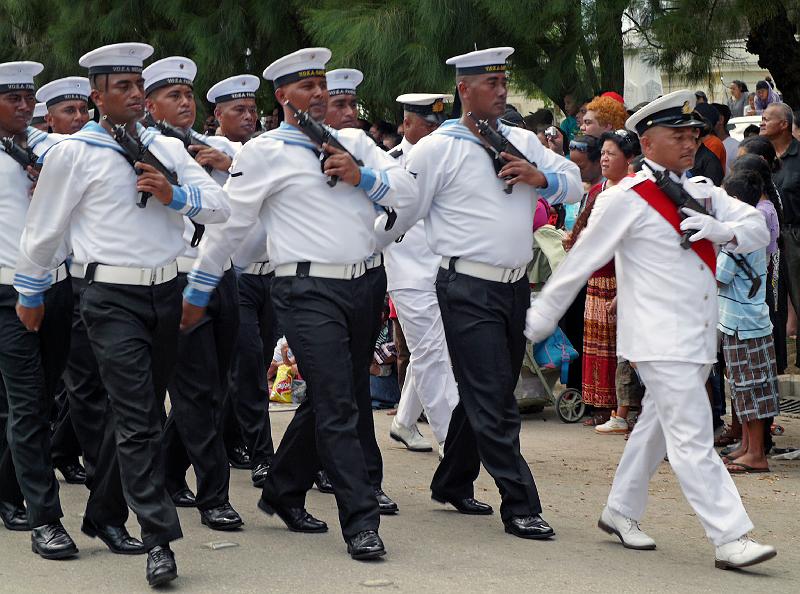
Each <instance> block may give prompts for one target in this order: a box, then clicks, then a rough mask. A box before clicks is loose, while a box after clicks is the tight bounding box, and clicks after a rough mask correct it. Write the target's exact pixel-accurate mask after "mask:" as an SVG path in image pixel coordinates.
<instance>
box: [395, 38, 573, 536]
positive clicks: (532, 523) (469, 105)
mask: <svg viewBox="0 0 800 594" xmlns="http://www.w3.org/2000/svg"><path fill="white" fill-rule="evenodd" d="M513 51H514V49H513V48H510V47H500V48H492V49H486V50H480V51H475V52H470V53H468V54H464V55H461V56H456V57H454V58H450V59H449V60H447V63H448V64H451V65H454V66H455V67H456V79H457V81H458V93H459V96H460V98H461V103H462V105H463V109H464V111H465V112H467V113H468V114H471V116H473V117H476V118H478V119H479V120H482V121H484V122H485V123H486V124H487V125H488V126H489V127H490V129H496V131H497V132H499V133H501V134H502V135H503V136H505V137H506V138H507V139H508V140H509V141H510V142H511V143H512V144H513V145H514V146H515V147H516V148H517V149H518V150H519V151H521V152H522V154H524V155H525V156H526V157H527V159H521V158H517V157H514V156H513V155H510V154H508V153H503V160H504V161H507V162H506V163H505V164H503V163H501V162H498V161H496V160H495V159H494V158H493V157H492V155H491V153H489V149H488V147H487V146H486V145H484V144H483V143H484V140H483V137H482V136H481V135H480V134H479V132H478V129H477V127H476V124H475V122H474V121H473V119H472V117H467V116H465V117H462V119H460V120H455V119H454V120H448V121H446V122H444V123H443V124H442V125H441V126H439V128H438V129H437V130H436V131H434V132H433V133H431V134H429V135H428V136H426V137H425V138H423V139H422V140H420V141H419V142H418V143H417V144H416V145H415V146H414V150H413V151H411V154H410V155H409V158H408V160H407V161H406V167H407V168H408V170H409V171H410V172H411V174H412V175H416V176H417V184H418V186H419V191H420V201H421V208H422V212H423V214H426V218H425V233H426V235H427V238H428V244H429V245H430V248H431V250H432V251H433V253H434V254H436V255H437V256H439V257H441V263H440V268H439V271H438V274H437V278H436V293H437V297H438V301H439V307H440V309H441V313H442V322H443V324H444V330H445V336H446V338H447V345H448V347H449V349H450V355H451V358H452V362H453V372H454V375H455V379H456V382H457V383H458V393H459V403H458V405H456V407H455V409H454V410H453V413H452V417H451V420H450V426H449V428H448V431H447V439H446V441H445V447H444V458H443V459H442V461H441V463H440V464H439V467H438V468H437V470H436V473H435V474H434V476H433V481H432V483H431V497H432V498H433V499H434V500H436V501H440V502H446V503H450V504H452V505H453V506H455V507H456V509H457V510H458V511H460V512H461V513H465V514H491V513H492V511H493V510H492V508H491V506H489V505H487V504H485V503H482V502H480V501H477V500H476V499H475V498H474V485H473V483H474V481H475V479H476V478H477V477H478V473H479V472H480V467H481V464H483V466H484V468H486V470H487V472H488V473H489V474H490V475H491V476H492V477H493V478H494V480H495V482H496V483H497V485H498V488H499V490H500V495H501V498H502V503H501V506H500V514H501V517H502V521H503V524H504V525H505V530H506V532H509V533H511V534H513V535H515V536H519V537H521V538H533V539H541V538H550V537H551V536H553V534H554V532H553V529H552V528H551V527H550V526H549V525H548V524H547V522H545V521H544V520H543V519H542V517H541V515H540V514H541V512H542V506H541V503H540V501H539V495H538V493H537V490H536V485H535V483H534V480H533V475H532V474H531V471H530V468H529V466H528V464H527V462H525V459H524V458H523V457H522V454H521V453H520V445H519V431H520V417H519V410H518V409H517V402H516V399H515V398H514V387H515V386H516V383H517V379H518V377H519V372H520V368H521V366H522V357H523V354H524V351H525V336H523V334H522V331H523V328H524V321H525V311H526V310H527V308H528V305H529V303H530V287H529V284H528V279H527V277H526V276H525V267H526V265H527V263H528V261H529V260H530V258H531V246H532V245H533V214H534V209H535V207H536V203H537V201H538V199H539V196H542V197H544V198H545V199H547V200H549V201H550V202H551V203H553V204H557V203H560V202H576V201H578V200H580V197H581V194H582V187H581V180H580V172H579V171H578V167H577V166H576V165H574V164H573V163H570V162H569V161H567V160H566V159H564V158H563V157H561V156H559V155H556V154H555V153H553V152H551V151H548V150H547V149H545V148H544V146H542V143H541V142H539V139H538V138H537V137H536V135H535V134H533V133H532V132H529V131H526V130H522V129H520V128H509V127H507V126H505V125H504V124H502V123H501V122H498V118H500V116H502V115H503V113H504V111H505V108H506V98H507V95H508V91H507V78H506V71H505V70H506V58H508V56H509V55H511V54H512V53H513ZM495 166H497V169H499V171H496V168H495ZM509 192H510V193H509Z"/></svg>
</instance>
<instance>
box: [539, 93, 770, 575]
mask: <svg viewBox="0 0 800 594" xmlns="http://www.w3.org/2000/svg"><path fill="white" fill-rule="evenodd" d="M694 105H695V97H694V94H693V93H691V92H690V91H675V92H674V93H670V94H669V95H665V96H664V97H661V98H660V99H656V100H655V101H653V102H652V103H650V104H649V105H647V106H645V107H644V108H642V109H641V110H639V111H638V112H636V113H635V114H634V115H633V116H631V117H630V118H629V119H628V121H627V122H626V124H625V125H626V128H628V129H629V130H631V131H635V132H636V133H637V134H638V135H639V138H640V139H641V145H642V153H643V154H644V157H645V161H644V165H645V166H644V168H643V170H642V172H640V173H638V174H636V175H635V176H633V177H630V178H627V179H625V180H623V181H622V182H620V183H619V184H617V185H616V186H614V187H613V188H611V189H609V190H607V191H605V192H603V193H602V194H600V196H598V198H597V202H596V204H595V207H594V210H593V211H592V215H591V217H590V218H589V223H588V225H587V227H586V229H585V230H584V232H583V233H582V234H581V237H580V239H579V240H578V242H577V243H576V244H575V246H574V247H573V248H572V249H571V250H570V252H569V254H568V256H567V258H566V260H564V262H562V264H561V265H560V266H559V268H558V270H557V271H556V273H555V274H554V275H553V277H552V278H551V279H550V280H549V281H548V282H547V284H546V285H545V288H544V291H543V292H542V294H541V295H540V296H539V297H538V298H537V299H536V300H535V301H534V303H533V304H532V306H531V308H530V310H529V312H528V314H527V324H526V331H525V333H526V335H527V336H528V338H529V339H530V340H532V341H533V342H539V341H542V340H544V339H545V338H547V336H548V335H549V334H550V333H551V332H552V331H553V330H554V329H555V326H556V323H557V321H558V319H559V318H560V317H561V316H562V314H563V313H564V310H565V309H566V304H569V303H571V302H572V299H573V298H574V297H575V295H576V294H577V292H578V290H579V289H580V287H582V286H583V285H584V284H585V283H586V279H588V278H589V276H590V275H591V273H592V271H594V270H596V269H598V268H600V266H602V265H603V263H604V262H607V261H608V260H609V259H611V258H612V257H615V258H616V265H617V284H618V293H617V300H618V303H617V311H618V314H617V315H618V319H617V353H618V354H619V355H620V356H621V357H623V358H625V359H627V360H629V361H631V363H633V364H635V365H636V368H637V371H638V373H639V376H640V377H641V379H642V382H643V383H644V385H645V387H646V395H645V399H644V401H643V412H642V415H641V416H640V417H639V421H638V422H637V423H636V427H635V428H634V430H633V433H632V434H631V437H630V439H629V440H628V443H627V444H626V445H625V451H624V453H623V455H622V459H621V460H620V463H619V467H618V468H617V473H616V476H615V477H614V484H613V485H612V487H611V493H610V494H609V496H608V502H607V505H606V507H605V509H604V510H603V512H602V515H601V517H600V521H599V526H600V528H601V529H603V530H604V531H606V532H608V533H610V534H616V535H617V537H618V538H619V539H620V540H621V541H622V544H623V545H625V546H626V547H628V548H632V549H654V548H655V546H656V544H655V541H654V540H653V539H652V538H650V537H649V536H647V535H646V534H645V533H644V532H642V530H641V529H640V528H639V521H640V520H641V519H642V517H643V515H644V511H645V505H646V503H647V486H648V483H649V481H650V478H651V477H652V475H653V474H654V473H655V472H656V469H657V468H658V467H659V466H660V464H661V463H662V461H663V460H664V455H665V454H668V455H669V463H670V465H671V466H672V468H673V470H674V471H675V474H676V475H677V477H678V481H679V482H680V484H681V489H682V490H683V493H684V495H685V496H686V499H687V500H688V501H689V504H690V505H691V506H692V508H693V509H694V511H695V513H696V514H697V517H698V519H699V520H700V523H701V524H702V525H703V528H704V529H705V532H706V536H707V537H708V539H709V540H710V541H711V542H712V543H713V544H714V546H715V547H716V565H717V567H721V568H728V567H746V566H748V565H752V564H754V563H760V562H761V561H765V560H766V559H769V558H771V557H773V556H775V554H776V552H775V549H774V548H773V547H770V546H766V545H761V544H758V543H756V542H755V541H753V540H750V539H749V538H748V537H747V533H748V532H749V531H750V530H751V529H752V528H753V524H752V523H751V521H750V518H749V517H748V516H747V512H745V509H744V506H743V505H742V501H741V499H740V498H739V493H738V492H737V490H736V485H734V483H733V480H732V479H731V476H730V474H729V473H728V471H727V470H725V466H724V465H723V463H722V461H721V459H720V457H719V456H718V455H717V453H716V452H715V451H714V435H713V427H712V422H711V407H710V404H709V402H708V397H707V395H706V390H705V383H706V379H707V378H708V373H709V370H710V368H711V365H712V364H713V363H714V362H715V361H716V354H717V340H716V327H717V317H718V310H717V307H718V306H717V297H716V295H717V283H716V277H715V274H714V268H715V265H716V251H717V250H718V249H719V247H720V246H725V249H726V250H727V251H729V252H734V253H743V254H746V253H748V252H752V251H754V250H757V249H759V248H763V247H764V246H766V245H767V243H769V232H768V230H767V227H766V225H765V224H764V218H763V217H762V216H760V213H759V212H758V211H757V210H756V209H754V208H752V207H751V206H748V205H747V204H745V203H743V202H739V201H738V200H735V199H733V198H731V197H730V196H728V195H727V194H726V193H725V191H724V190H723V189H721V188H716V187H714V185H713V184H712V183H711V182H710V181H709V180H707V179H706V178H694V179H688V178H687V177H686V173H685V172H686V171H687V170H688V169H690V168H691V167H692V163H693V161H694V155H695V152H696V150H697V137H698V128H700V127H702V125H703V124H702V122H701V121H700V118H698V117H696V116H695V115H694V114H693V109H694ZM653 172H660V173H661V174H666V175H668V176H669V177H670V178H671V179H672V180H673V181H674V182H675V183H676V184H680V185H681V186H682V187H683V188H684V190H685V191H686V192H688V193H689V194H690V195H691V196H693V197H694V198H695V199H696V200H698V202H700V203H701V204H702V205H703V206H704V207H705V209H706V210H707V211H708V212H709V213H710V216H709V215H705V214H699V213H696V212H694V211H689V212H683V213H680V214H679V213H678V211H677V207H676V206H675V204H674V203H673V202H671V201H670V200H669V199H668V198H667V197H666V195H665V194H664V193H663V192H662V191H661V190H660V189H659V188H658V187H657V186H656V185H655V184H654V183H653V179H654V174H653ZM686 215H689V216H688V218H685V219H684V220H683V221H681V220H680V218H681V217H682V216H686ZM679 229H680V230H679ZM689 230H696V233H694V235H692V237H691V240H692V243H691V249H682V248H681V245H680V240H681V233H682V232H685V231H689Z"/></svg>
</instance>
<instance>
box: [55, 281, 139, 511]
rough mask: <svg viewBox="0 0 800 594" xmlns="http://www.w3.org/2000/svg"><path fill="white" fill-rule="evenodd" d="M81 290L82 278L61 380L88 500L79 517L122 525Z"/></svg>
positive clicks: (103, 398) (110, 425) (111, 443)
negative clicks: (78, 449)
mask: <svg viewBox="0 0 800 594" xmlns="http://www.w3.org/2000/svg"><path fill="white" fill-rule="evenodd" d="M87 286H88V285H87V283H86V281H85V280H83V279H80V278H73V279H72V296H73V300H72V301H73V307H72V333H71V338H70V350H69V358H68V359H67V367H66V369H65V370H64V375H63V377H62V379H63V383H64V394H65V395H66V398H67V405H68V410H69V411H70V414H69V415H68V418H69V419H70V421H71V424H72V427H73V428H74V432H75V435H76V437H77V439H78V442H79V444H80V448H81V449H82V450H83V462H84V464H85V466H86V487H87V488H88V489H89V499H88V500H87V502H86V514H85V515H86V517H87V518H89V519H90V520H91V521H92V522H94V523H95V524H100V525H109V526H123V525H125V522H127V520H128V504H127V503H126V502H125V495H124V493H123V490H122V479H121V477H120V472H119V461H118V460H117V444H116V438H115V436H114V422H113V418H112V415H111V408H110V406H109V401H108V393H107V392H106V389H105V387H104V386H103V381H102V379H101V378H100V369H99V367H98V365H97V359H96V358H95V356H94V352H93V351H92V345H91V343H90V342H89V335H88V334H87V333H86V325H85V324H84V323H83V318H82V317H81V296H82V294H83V292H84V290H85V289H86V287H87Z"/></svg>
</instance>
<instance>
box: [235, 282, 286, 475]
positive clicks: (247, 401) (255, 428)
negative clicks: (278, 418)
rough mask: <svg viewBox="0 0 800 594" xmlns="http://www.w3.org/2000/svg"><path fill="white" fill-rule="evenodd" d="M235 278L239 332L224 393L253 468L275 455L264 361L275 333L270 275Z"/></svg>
mask: <svg viewBox="0 0 800 594" xmlns="http://www.w3.org/2000/svg"><path fill="white" fill-rule="evenodd" d="M238 282H239V334H238V336H237V337H236V348H235V349H234V352H233V360H232V361H231V374H230V385H229V388H228V397H229V400H230V402H231V406H232V409H233V411H234V412H235V415H236V418H237V420H238V421H239V426H240V427H241V432H242V436H243V438H244V442H245V443H246V444H247V447H248V448H249V449H250V458H251V460H252V461H253V467H254V468H255V466H256V465H258V464H265V463H267V462H269V461H271V460H272V457H273V456H274V455H275V446H274V444H273V441H272V427H271V425H270V420H269V394H268V388H267V385H268V384H267V366H268V363H267V362H268V361H270V360H271V359H272V350H273V349H274V348H275V344H276V342H277V340H278V337H277V336H276V332H275V315H274V313H273V311H272V299H271V296H270V285H271V284H272V275H271V274H270V275H263V276H262V275H256V274H242V275H240V276H239V278H238Z"/></svg>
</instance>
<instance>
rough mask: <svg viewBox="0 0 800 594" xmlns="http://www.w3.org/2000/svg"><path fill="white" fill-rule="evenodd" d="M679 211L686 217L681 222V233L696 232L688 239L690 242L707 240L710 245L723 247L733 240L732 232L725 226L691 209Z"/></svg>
mask: <svg viewBox="0 0 800 594" xmlns="http://www.w3.org/2000/svg"><path fill="white" fill-rule="evenodd" d="M681 210H682V211H683V212H684V214H686V215H687V218H685V219H683V220H682V221H681V231H690V230H692V229H696V230H697V233H694V234H693V235H692V236H691V237H690V239H689V240H690V241H700V240H701V239H707V240H709V241H710V242H711V243H716V244H719V245H724V244H726V243H728V242H730V241H731V240H732V239H733V237H734V235H733V230H732V229H731V228H730V227H729V226H728V225H727V224H725V223H723V222H721V221H718V220H717V219H715V218H714V217H712V216H710V215H706V214H701V213H699V212H697V211H695V210H692V209H691V208H682V209H681Z"/></svg>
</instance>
